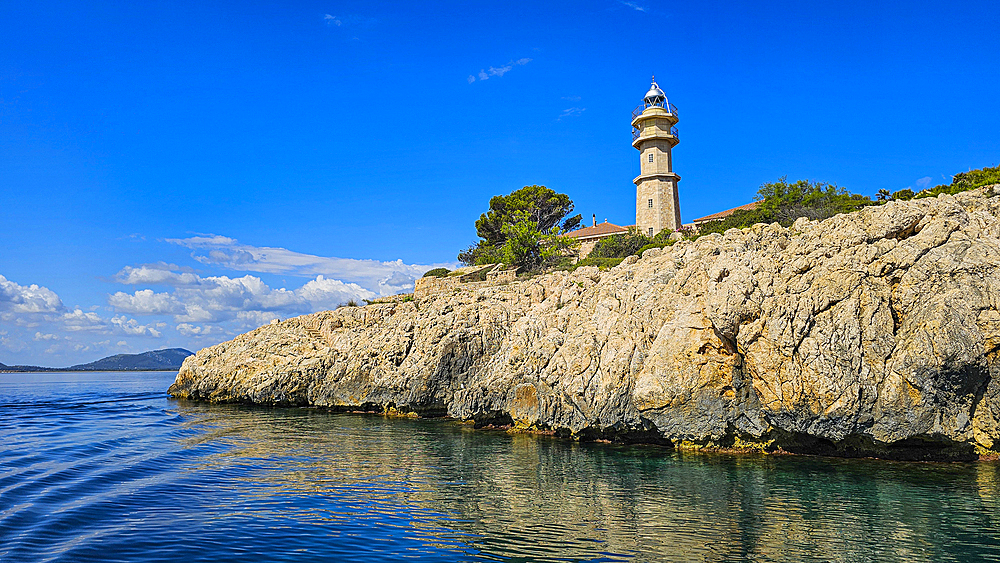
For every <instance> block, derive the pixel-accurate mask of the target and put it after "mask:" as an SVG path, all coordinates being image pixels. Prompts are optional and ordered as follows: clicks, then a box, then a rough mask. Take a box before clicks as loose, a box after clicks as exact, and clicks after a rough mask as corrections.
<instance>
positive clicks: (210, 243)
mask: <svg viewBox="0 0 1000 563" xmlns="http://www.w3.org/2000/svg"><path fill="white" fill-rule="evenodd" d="M167 242H169V243H171V244H176V245H179V246H183V247H186V248H190V249H191V250H192V251H193V253H192V256H193V257H194V259H195V260H197V261H199V262H201V263H203V264H208V265H213V266H222V267H224V268H228V269H230V270H236V271H244V272H261V273H267V274H285V275H295V276H303V277H313V276H317V275H322V276H324V277H325V278H332V279H337V280H344V281H345V282H347V283H349V284H357V285H358V286H360V287H362V288H364V289H367V290H369V291H373V292H375V293H377V294H378V295H393V294H396V293H400V292H402V291H411V290H412V289H413V284H414V282H415V281H416V280H417V278H419V277H420V276H422V275H423V274H424V272H426V271H427V270H430V269H432V268H435V267H438V266H453V264H430V265H420V264H404V263H403V261H402V260H395V261H389V262H382V261H378V260H357V259H353V258H334V257H326V256H316V255H313V254H304V253H301V252H295V251H293V250H288V249H286V248H280V247H269V246H252V245H248V244H242V243H240V242H239V241H237V240H236V239H233V238H229V237H225V236H219V235H201V236H194V237H188V238H183V239H167ZM123 272H125V271H124V270H123V271H122V272H120V273H119V275H120V276H121V275H127V274H124V273H123ZM130 273H131V272H129V274H130ZM144 275H151V274H144ZM355 297H358V295H355Z"/></svg>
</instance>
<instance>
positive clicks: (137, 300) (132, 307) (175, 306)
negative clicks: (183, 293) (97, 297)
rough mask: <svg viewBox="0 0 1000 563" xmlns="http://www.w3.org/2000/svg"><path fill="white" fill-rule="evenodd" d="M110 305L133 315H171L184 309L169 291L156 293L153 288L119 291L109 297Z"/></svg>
mask: <svg viewBox="0 0 1000 563" xmlns="http://www.w3.org/2000/svg"><path fill="white" fill-rule="evenodd" d="M108 305H111V306H112V307H114V308H115V310H116V311H122V312H125V313H132V314H133V315H169V314H174V313H178V312H180V311H181V310H183V305H181V304H180V303H177V301H176V300H175V299H174V298H173V296H171V295H170V294H169V293H156V292H155V291H153V290H152V289H141V290H139V291H136V292H135V293H134V294H131V295H129V294H128V293H125V292H123V291H119V292H117V293H115V294H114V295H111V296H110V297H108Z"/></svg>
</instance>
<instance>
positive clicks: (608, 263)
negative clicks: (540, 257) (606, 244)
mask: <svg viewBox="0 0 1000 563" xmlns="http://www.w3.org/2000/svg"><path fill="white" fill-rule="evenodd" d="M624 259H625V257H624V256H623V257H621V258H602V257H600V256H587V257H586V258H584V259H583V260H580V261H579V262H577V263H576V264H571V263H569V261H568V260H566V261H562V262H560V263H559V264H558V265H557V266H556V268H555V269H556V270H566V271H568V272H572V271H574V270H576V269H577V268H582V267H584V266H597V267H598V268H599V269H601V270H607V269H608V268H614V267H615V266H617V265H618V264H621V263H622V260H624Z"/></svg>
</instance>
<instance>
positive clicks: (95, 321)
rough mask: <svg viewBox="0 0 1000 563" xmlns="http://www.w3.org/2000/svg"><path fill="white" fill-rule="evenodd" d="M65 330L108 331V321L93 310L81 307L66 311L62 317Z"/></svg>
mask: <svg viewBox="0 0 1000 563" xmlns="http://www.w3.org/2000/svg"><path fill="white" fill-rule="evenodd" d="M60 320H61V321H62V328H63V330H68V331H70V332H81V331H87V332H107V330H108V323H107V321H105V320H104V319H103V318H101V316H100V315H98V314H97V313H95V312H93V311H86V312H85V311H83V310H81V309H79V308H77V309H73V310H72V311H70V312H68V313H64V314H63V315H62V317H61V318H60Z"/></svg>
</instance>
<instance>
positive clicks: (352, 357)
mask: <svg viewBox="0 0 1000 563" xmlns="http://www.w3.org/2000/svg"><path fill="white" fill-rule="evenodd" d="M998 193H1000V187H997V186H992V187H986V188H981V189H978V190H974V191H970V192H965V193H960V194H957V195H949V194H945V195H941V196H939V197H935V198H924V199H914V200H911V201H892V202H889V203H887V204H885V205H881V206H877V207H867V208H864V209H862V210H859V211H856V212H853V213H848V214H841V215H837V216H834V217H831V218H829V219H826V220H823V221H808V220H806V219H800V220H798V221H796V222H795V223H794V224H793V225H791V226H790V227H787V228H786V227H782V226H781V225H778V224H771V225H764V224H760V225H756V226H754V227H751V228H748V229H743V230H737V229H731V230H729V231H726V232H725V233H722V234H712V235H706V236H703V237H700V238H698V239H697V240H694V241H681V242H678V243H677V244H675V245H673V246H670V247H667V248H662V249H659V248H657V249H651V250H647V251H646V252H644V253H643V254H642V256H641V257H637V256H632V257H629V258H627V259H625V260H624V261H623V262H622V263H621V264H620V265H618V266H616V267H614V268H611V269H609V270H604V271H600V270H598V269H597V268H595V267H583V268H579V269H577V270H575V271H573V272H572V273H568V272H554V273H551V274H546V275H541V276H536V277H534V278H531V279H519V280H517V281H514V282H509V283H502V284H495V285H490V284H471V285H469V287H462V286H461V285H459V286H457V287H449V288H448V289H446V290H443V291H441V292H438V293H431V294H428V295H424V296H422V297H420V298H419V299H415V300H412V301H400V302H394V303H387V304H373V305H368V306H365V307H345V308H341V309H338V310H336V311H327V312H322V313H316V314H312V315H305V316H301V317H297V318H294V319H288V320H286V321H283V322H280V323H277V324H274V325H267V326H264V327H261V328H259V329H257V330H254V331H252V332H249V333H247V334H244V335H241V336H238V337H237V338H235V339H233V340H231V341H228V342H224V343H222V344H219V345H216V346H213V347H210V348H206V349H204V350H201V351H199V352H198V353H197V354H195V355H194V356H191V357H189V358H187V359H186V360H185V361H184V364H183V366H182V368H181V370H180V372H179V373H178V375H177V379H176V381H175V382H174V384H173V385H172V386H171V387H170V393H171V394H172V395H173V396H174V397H178V398H186V399H191V400H199V401H212V402H241V403H256V404H264V405H302V406H306V405H309V406H318V407H327V408H333V409H344V410H378V411H380V412H390V413H394V414H406V413H412V414H415V415H424V416H438V415H446V416H450V417H454V418H458V419H463V420H470V421H474V422H475V423H476V425H477V426H488V425H493V426H508V427H510V428H511V429H514V430H520V431H539V432H549V433H554V434H557V435H561V436H572V437H575V438H578V439H581V440H610V441H619V442H628V441H638V442H659V443H663V444H670V445H673V446H675V447H682V448H720V449H734V450H761V451H786V452H792V453H812V454H824V455H836V456H846V457H859V456H874V457H884V458H890V459H927V460H971V459H976V458H978V457H980V456H994V455H995V454H996V452H997V451H998V450H1000V377H998V376H1000V373H998V369H1000V356H998V353H1000V311H998V305H1000V276H998V273H1000V272H998V266H1000V219H998V217H1000V197H997V194H998Z"/></svg>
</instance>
